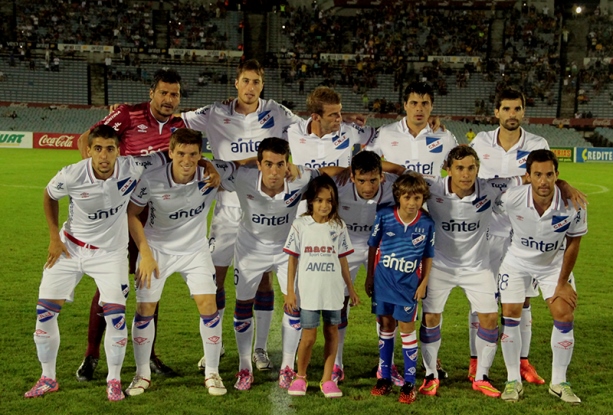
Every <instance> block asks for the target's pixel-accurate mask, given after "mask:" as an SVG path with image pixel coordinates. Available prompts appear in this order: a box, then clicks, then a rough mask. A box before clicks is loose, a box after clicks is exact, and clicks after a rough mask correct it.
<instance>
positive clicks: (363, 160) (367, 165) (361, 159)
mask: <svg viewBox="0 0 613 415" xmlns="http://www.w3.org/2000/svg"><path fill="white" fill-rule="evenodd" d="M372 171H376V172H377V174H381V173H383V168H382V167H381V157H379V155H378V154H377V153H375V152H374V151H367V150H364V151H360V152H359V153H358V154H356V155H355V156H353V158H352V159H351V174H353V175H354V176H355V175H356V173H370V172H372Z"/></svg>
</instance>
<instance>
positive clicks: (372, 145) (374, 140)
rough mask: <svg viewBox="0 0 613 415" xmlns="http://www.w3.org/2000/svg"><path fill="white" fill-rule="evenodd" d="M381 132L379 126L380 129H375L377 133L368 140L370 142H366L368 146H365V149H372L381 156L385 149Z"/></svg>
mask: <svg viewBox="0 0 613 415" xmlns="http://www.w3.org/2000/svg"><path fill="white" fill-rule="evenodd" d="M380 134H381V129H380V128H379V129H378V130H376V131H375V133H374V134H373V136H372V137H371V138H370V140H368V142H367V143H366V146H365V147H364V150H367V151H372V152H374V153H377V154H378V155H379V157H383V151H382V150H381V145H380V139H379V135H380Z"/></svg>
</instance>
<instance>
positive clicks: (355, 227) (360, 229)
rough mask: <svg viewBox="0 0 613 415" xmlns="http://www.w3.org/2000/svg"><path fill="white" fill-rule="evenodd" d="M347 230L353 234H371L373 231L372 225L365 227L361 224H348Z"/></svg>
mask: <svg viewBox="0 0 613 415" xmlns="http://www.w3.org/2000/svg"><path fill="white" fill-rule="evenodd" d="M347 229H348V230H349V231H351V232H370V231H372V226H371V225H363V224H360V223H355V222H354V223H348V224H347Z"/></svg>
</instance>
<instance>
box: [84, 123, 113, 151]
mask: <svg viewBox="0 0 613 415" xmlns="http://www.w3.org/2000/svg"><path fill="white" fill-rule="evenodd" d="M96 138H109V139H111V140H115V145H116V146H119V136H118V135H117V131H115V129H113V127H111V126H110V125H104V124H102V125H99V126H97V127H94V128H93V129H92V130H91V131H90V132H89V137H87V147H91V146H92V144H93V142H94V140H95V139H96Z"/></svg>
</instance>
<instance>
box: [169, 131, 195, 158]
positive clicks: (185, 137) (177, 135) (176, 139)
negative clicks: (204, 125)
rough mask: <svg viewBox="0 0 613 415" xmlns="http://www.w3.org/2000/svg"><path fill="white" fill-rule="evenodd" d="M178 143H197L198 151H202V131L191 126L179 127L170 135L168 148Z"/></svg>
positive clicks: (173, 147) (172, 148) (171, 148)
mask: <svg viewBox="0 0 613 415" xmlns="http://www.w3.org/2000/svg"><path fill="white" fill-rule="evenodd" d="M179 144H197V145H198V151H200V152H202V133H201V132H200V131H196V130H192V129H191V128H179V129H178V130H176V131H175V132H174V133H172V135H171V136H170V144H169V148H170V150H171V151H172V150H174V149H175V147H176V146H177V145H179Z"/></svg>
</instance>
